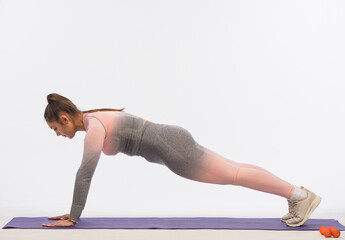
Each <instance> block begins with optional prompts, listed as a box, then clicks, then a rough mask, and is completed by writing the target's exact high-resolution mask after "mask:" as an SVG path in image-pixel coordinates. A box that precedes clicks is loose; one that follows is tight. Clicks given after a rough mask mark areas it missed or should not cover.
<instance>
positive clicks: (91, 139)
mask: <svg viewBox="0 0 345 240" xmlns="http://www.w3.org/2000/svg"><path fill="white" fill-rule="evenodd" d="M105 136H106V132H105V129H104V127H103V125H102V123H101V122H100V120H98V119H97V118H91V117H90V119H89V124H88V130H87V132H86V135H85V139H84V153H83V159H82V162H81V165H80V167H79V169H78V172H77V174H76V179H75V183H74V193H73V202H72V206H71V211H70V216H69V219H68V220H60V221H57V222H53V223H50V225H49V224H46V226H47V227H54V226H58V227H65V226H68V227H72V226H75V224H76V222H77V221H78V219H79V217H80V215H81V213H82V211H83V209H84V206H85V204H86V199H87V195H88V192H89V188H90V184H91V179H92V177H93V174H94V172H95V170H96V167H97V164H98V161H99V158H100V155H101V152H102V148H103V143H104V139H105Z"/></svg>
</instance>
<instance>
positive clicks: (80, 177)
mask: <svg viewBox="0 0 345 240" xmlns="http://www.w3.org/2000/svg"><path fill="white" fill-rule="evenodd" d="M47 100H48V105H47V107H46V109H45V113H44V118H45V120H46V122H47V124H48V126H49V127H50V128H51V129H53V130H54V131H55V132H56V135H57V136H60V135H62V136H64V137H68V138H73V137H74V135H75V133H76V132H77V131H86V135H85V139H84V153H83V159H82V163H81V165H80V167H79V170H78V172H77V175H76V180H75V186H74V195H73V203H72V207H71V211H70V214H65V215H62V216H58V217H52V218H49V219H53V220H59V221H56V222H52V223H49V224H43V226H46V227H66V226H71V227H73V226H75V224H77V221H78V219H79V217H80V215H81V213H82V211H83V209H84V206H85V203H86V198H87V195H88V191H89V187H90V183H91V179H92V176H93V173H94V171H95V169H96V166H97V163H98V160H99V157H100V155H101V152H103V153H105V154H107V155H115V154H117V153H119V152H121V153H124V154H127V155H130V156H142V157H144V158H145V159H146V160H147V161H150V162H153V163H159V164H163V165H165V166H167V167H168V168H169V169H170V170H172V171H173V172H174V173H176V174H178V175H180V176H182V177H184V178H188V179H191V180H195V181H199V182H205V183H214V184H232V185H239V186H243V187H247V188H251V189H255V190H258V191H263V192H267V193H271V194H275V195H278V196H281V197H284V198H286V199H287V200H288V204H289V213H287V214H286V215H284V216H283V217H282V221H284V222H285V223H286V224H287V225H288V226H290V227H297V226H301V225H303V224H304V223H305V222H306V221H307V219H308V218H309V217H310V215H311V213H312V212H313V211H314V210H315V208H316V207H317V206H318V205H319V203H320V202H321V198H320V197H319V196H317V195H315V194H314V193H313V192H311V191H309V190H307V189H306V188H303V187H297V186H294V185H292V184H290V183H288V182H285V181H283V180H282V179H280V178H278V177H276V176H275V175H273V174H272V173H270V172H268V171H266V170H265V169H262V168H260V167H257V166H254V165H250V164H244V163H237V162H233V161H231V160H229V159H226V158H224V157H222V156H221V155H219V154H217V153H215V152H213V151H211V150H210V149H207V148H205V147H204V146H201V145H200V144H198V143H197V142H195V141H194V139H193V137H192V136H191V134H190V133H189V132H188V131H186V130H185V129H183V128H181V127H178V126H173V125H166V124H157V123H153V122H150V121H147V120H144V119H142V118H140V117H137V116H134V115H131V114H128V113H126V112H124V111H123V109H95V110H89V111H80V110H79V109H78V108H77V107H76V106H75V105H74V104H73V103H72V102H71V101H70V100H69V99H67V98H65V97H63V96H61V95H58V94H55V93H54V94H49V95H48V96H47Z"/></svg>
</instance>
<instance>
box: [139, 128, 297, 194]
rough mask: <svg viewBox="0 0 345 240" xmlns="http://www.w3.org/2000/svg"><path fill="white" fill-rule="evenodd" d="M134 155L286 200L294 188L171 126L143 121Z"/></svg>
mask: <svg viewBox="0 0 345 240" xmlns="http://www.w3.org/2000/svg"><path fill="white" fill-rule="evenodd" d="M137 155H139V156H142V157H144V158H145V159H146V160H148V161H150V162H155V163H160V164H163V165H165V166H167V167H168V168H169V169H170V170H172V171H173V172H174V173H176V174H178V175H180V176H182V177H184V178H188V179H191V180H195V181H199V182H205V183H213V184H231V185H238V186H242V187H246V188H250V189H254V190H258V191H262V192H267V193H271V194H275V195H279V196H282V197H284V198H287V199H289V198H290V197H291V196H292V194H293V191H294V186H293V185H292V184H290V183H288V182H286V181H284V180H282V179H280V178H279V177H277V176H275V175H274V174H272V173H270V172H269V171H267V170H265V169H263V168H261V167H258V166H255V165H251V164H246V163H237V162H234V161H232V160H229V159H227V158H225V157H223V156H221V155H219V154H217V153H216V152H214V151H212V150H210V149H208V148H206V147H203V146H201V145H200V144H198V143H197V142H196V141H195V140H194V139H193V137H192V135H191V134H190V133H189V132H188V131H187V130H186V129H184V128H182V127H179V126H175V125H167V124H157V123H153V122H150V121H147V122H146V124H145V126H144V130H143V135H142V139H141V142H140V147H139V150H138V154H137Z"/></svg>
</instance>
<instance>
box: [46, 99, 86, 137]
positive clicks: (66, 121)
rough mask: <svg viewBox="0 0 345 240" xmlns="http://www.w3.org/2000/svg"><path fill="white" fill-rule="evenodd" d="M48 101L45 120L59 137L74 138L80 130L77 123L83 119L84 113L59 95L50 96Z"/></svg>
mask: <svg viewBox="0 0 345 240" xmlns="http://www.w3.org/2000/svg"><path fill="white" fill-rule="evenodd" d="M47 101H48V105H47V107H46V109H45V111H44V118H45V120H46V122H47V124H48V126H49V127H50V128H51V129H53V130H54V131H55V132H56V135H57V136H60V135H62V136H64V137H68V138H73V137H74V135H75V132H76V131H77V130H78V129H77V125H78V123H77V121H78V119H82V111H80V110H79V109H78V108H77V107H76V106H75V104H74V103H73V102H72V101H71V100H69V99H68V98H65V97H63V96H61V95H59V94H57V93H51V94H49V95H48V96H47ZM79 125H80V124H79Z"/></svg>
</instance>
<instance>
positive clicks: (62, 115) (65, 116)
mask: <svg viewBox="0 0 345 240" xmlns="http://www.w3.org/2000/svg"><path fill="white" fill-rule="evenodd" d="M60 119H61V122H62V123H63V124H67V123H68V121H69V118H68V116H67V115H65V114H61V115H60Z"/></svg>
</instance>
